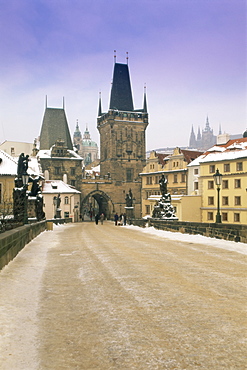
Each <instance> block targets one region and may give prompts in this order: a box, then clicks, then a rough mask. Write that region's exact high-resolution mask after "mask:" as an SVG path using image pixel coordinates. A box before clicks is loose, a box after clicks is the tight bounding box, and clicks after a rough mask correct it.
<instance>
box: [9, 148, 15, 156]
mask: <svg viewBox="0 0 247 370" xmlns="http://www.w3.org/2000/svg"><path fill="white" fill-rule="evenodd" d="M10 152H11V155H13V156H14V155H15V148H11V149H10Z"/></svg>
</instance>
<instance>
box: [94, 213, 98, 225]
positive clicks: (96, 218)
mask: <svg viewBox="0 0 247 370" xmlns="http://www.w3.org/2000/svg"><path fill="white" fill-rule="evenodd" d="M98 222H99V214H98V213H97V214H96V215H95V223H96V225H98Z"/></svg>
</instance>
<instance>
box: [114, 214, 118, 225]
mask: <svg viewBox="0 0 247 370" xmlns="http://www.w3.org/2000/svg"><path fill="white" fill-rule="evenodd" d="M114 221H115V226H117V223H118V214H117V213H115V216H114Z"/></svg>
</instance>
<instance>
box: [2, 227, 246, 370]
mask: <svg viewBox="0 0 247 370" xmlns="http://www.w3.org/2000/svg"><path fill="white" fill-rule="evenodd" d="M179 238H180V239H181V238H182V239H181V240H178V239H179ZM172 239H174V240H172ZM175 239H177V240H175ZM246 253H247V246H246V245H244V244H237V243H233V242H227V241H212V240H209V239H206V238H203V237H201V238H200V239H199V238H198V237H193V236H188V235H187V236H186V239H185V236H181V235H179V234H171V233H166V232H162V231H158V232H156V231H154V230H153V229H150V230H147V229H138V228H137V227H130V226H127V227H119V226H114V224H113V223H112V222H105V223H104V225H100V224H99V225H95V224H94V223H93V222H91V223H90V222H87V223H78V224H68V225H65V226H56V227H55V228H54V230H53V231H46V232H43V233H42V234H40V235H39V236H38V237H37V238H36V239H34V240H33V241H32V242H31V243H29V244H28V245H27V246H26V247H25V248H24V249H23V250H22V251H21V252H20V253H19V254H18V256H17V257H16V258H15V259H14V260H13V261H12V262H10V263H9V265H8V266H6V267H4V268H3V270H2V271H1V272H0V310H1V311H0V312H1V316H0V368H1V370H24V369H25V370H32V369H33V370H34V369H35V370H36V369H39V370H40V369H52V370H54V369H57V370H61V369H86V370H93V369H107V370H109V369H121V370H122V369H152V370H153V369H179V370H180V369H186V370H188V369H193V370H195V369H207V370H208V369H214V370H217V369H234V370H235V369H245V368H246V363H247V359H246V353H247V351H246V277H247V276H246V271H247V270H246V264H247V263H246Z"/></svg>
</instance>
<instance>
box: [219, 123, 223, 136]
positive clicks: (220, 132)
mask: <svg viewBox="0 0 247 370" xmlns="http://www.w3.org/2000/svg"><path fill="white" fill-rule="evenodd" d="M221 134H222V131H221V124H219V135H221Z"/></svg>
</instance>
